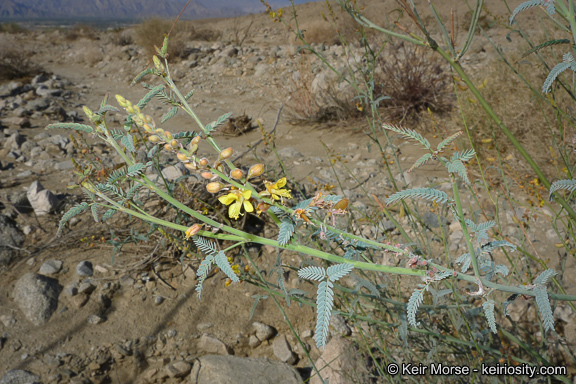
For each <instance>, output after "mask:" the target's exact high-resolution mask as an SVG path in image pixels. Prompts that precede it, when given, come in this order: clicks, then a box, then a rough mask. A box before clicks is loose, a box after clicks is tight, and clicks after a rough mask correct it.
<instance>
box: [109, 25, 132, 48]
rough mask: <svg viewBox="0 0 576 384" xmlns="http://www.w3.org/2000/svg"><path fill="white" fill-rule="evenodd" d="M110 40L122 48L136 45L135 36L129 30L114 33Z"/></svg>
mask: <svg viewBox="0 0 576 384" xmlns="http://www.w3.org/2000/svg"><path fill="white" fill-rule="evenodd" d="M110 40H111V41H112V43H114V44H115V45H119V46H121V47H125V46H127V45H132V44H134V36H133V33H132V31H131V30H129V29H118V30H116V31H113V32H112V34H111V35H110Z"/></svg>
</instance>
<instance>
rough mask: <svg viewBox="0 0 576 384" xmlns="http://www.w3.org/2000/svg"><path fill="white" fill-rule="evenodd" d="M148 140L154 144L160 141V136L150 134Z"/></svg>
mask: <svg viewBox="0 0 576 384" xmlns="http://www.w3.org/2000/svg"><path fill="white" fill-rule="evenodd" d="M148 140H149V141H150V142H151V143H154V144H156V143H159V142H160V138H159V137H158V136H156V135H151V136H150V137H149V138H148Z"/></svg>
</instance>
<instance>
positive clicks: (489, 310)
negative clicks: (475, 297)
mask: <svg viewBox="0 0 576 384" xmlns="http://www.w3.org/2000/svg"><path fill="white" fill-rule="evenodd" d="M482 308H484V315H485V316H486V320H488V325H489V326H490V329H491V330H492V333H498V331H497V330H496V318H495V317H494V300H487V301H486V302H484V303H483V304H482Z"/></svg>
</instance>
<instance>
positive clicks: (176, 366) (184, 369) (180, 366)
mask: <svg viewBox="0 0 576 384" xmlns="http://www.w3.org/2000/svg"><path fill="white" fill-rule="evenodd" d="M165 369H166V373H167V374H168V376H170V377H172V378H175V377H176V378H179V377H184V376H186V375H187V374H189V373H190V370H191V369H192V365H191V364H190V363H187V362H185V361H177V362H175V363H172V364H170V365H168V366H167V367H166V368H165Z"/></svg>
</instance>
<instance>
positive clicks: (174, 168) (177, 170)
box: [162, 163, 187, 181]
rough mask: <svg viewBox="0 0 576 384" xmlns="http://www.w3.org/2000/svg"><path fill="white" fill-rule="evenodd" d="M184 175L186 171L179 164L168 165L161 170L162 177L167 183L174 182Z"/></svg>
mask: <svg viewBox="0 0 576 384" xmlns="http://www.w3.org/2000/svg"><path fill="white" fill-rule="evenodd" d="M186 173H187V170H186V168H185V167H184V166H183V165H182V164H181V163H178V164H176V165H170V166H168V167H166V168H164V169H163V170H162V175H163V176H164V178H166V180H168V181H175V180H176V179H178V178H179V177H182V176H184V175H185V174H186Z"/></svg>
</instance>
